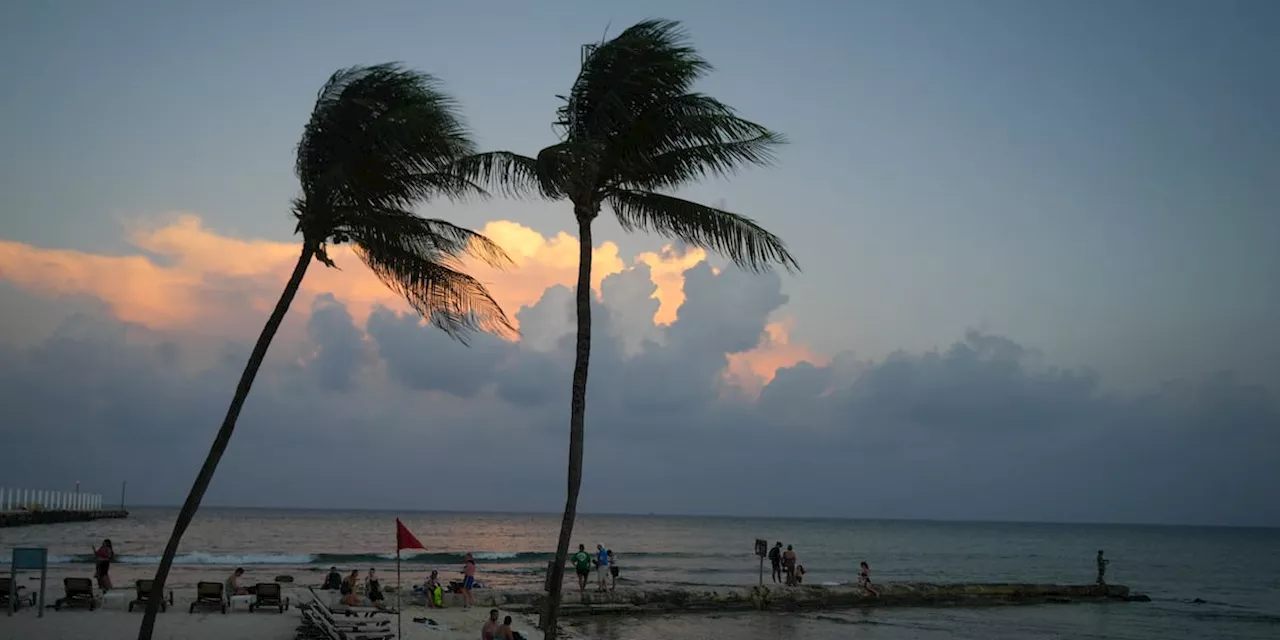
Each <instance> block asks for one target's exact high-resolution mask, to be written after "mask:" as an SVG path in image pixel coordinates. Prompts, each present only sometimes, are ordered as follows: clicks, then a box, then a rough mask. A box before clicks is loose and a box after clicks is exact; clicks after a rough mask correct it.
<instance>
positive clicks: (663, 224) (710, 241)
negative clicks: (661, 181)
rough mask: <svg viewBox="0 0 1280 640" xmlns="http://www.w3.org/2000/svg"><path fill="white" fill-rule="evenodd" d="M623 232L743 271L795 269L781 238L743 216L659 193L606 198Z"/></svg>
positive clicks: (616, 193) (625, 192) (615, 194)
mask: <svg viewBox="0 0 1280 640" xmlns="http://www.w3.org/2000/svg"><path fill="white" fill-rule="evenodd" d="M607 199H608V202H609V206H610V207H612V208H613V212H614V215H615V216H617V218H618V223H619V224H621V225H622V228H623V229H624V230H626V231H637V230H639V231H651V232H654V233H658V234H660V235H663V236H666V237H668V238H674V239H678V240H683V241H684V242H687V243H689V244H691V245H694V246H697V247H702V248H704V249H707V250H709V251H713V252H715V253H718V254H720V255H722V256H724V257H726V258H728V259H730V260H732V261H733V262H734V264H737V265H738V266H739V267H742V268H743V269H746V270H748V271H755V272H759V271H767V270H769V269H770V267H771V265H773V264H779V265H781V266H782V267H783V268H784V269H786V270H787V271H789V272H790V271H799V270H800V265H799V263H797V262H796V259H795V258H794V257H792V255H791V253H790V252H789V251H788V250H787V247H786V244H784V243H783V242H782V239H781V238H779V237H778V236H775V235H773V234H772V233H770V232H768V231H766V230H765V229H764V228H763V227H761V226H760V225H759V224H756V222H755V221H754V220H752V219H750V218H748V217H746V216H741V215H738V214H736V213H730V212H728V211H724V210H721V209H716V208H715V207H708V206H706V205H702V204H698V203H696V202H690V201H688V200H683V199H681V198H676V197H674V196H669V195H665V194H661V193H653V192H645V191H632V190H626V189H615V190H613V191H610V192H609V194H608V196H607Z"/></svg>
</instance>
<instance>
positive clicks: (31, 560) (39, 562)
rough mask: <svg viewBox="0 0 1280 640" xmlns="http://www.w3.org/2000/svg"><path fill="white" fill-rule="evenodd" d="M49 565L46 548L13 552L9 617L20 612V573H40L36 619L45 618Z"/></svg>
mask: <svg viewBox="0 0 1280 640" xmlns="http://www.w3.org/2000/svg"><path fill="white" fill-rule="evenodd" d="M48 564H49V550H48V549H46V548H44V547H25V548H23V547H18V548H15V549H14V550H13V559H12V561H10V562H9V585H10V586H9V588H10V589H11V590H12V592H11V593H10V594H9V615H11V616H12V615H13V612H15V611H17V610H18V603H19V601H20V600H21V599H22V597H21V595H20V594H19V587H18V572H19V571H37V570H38V571H40V601H39V608H38V609H37V613H36V617H37V618H43V617H44V581H45V575H46V573H47V570H48Z"/></svg>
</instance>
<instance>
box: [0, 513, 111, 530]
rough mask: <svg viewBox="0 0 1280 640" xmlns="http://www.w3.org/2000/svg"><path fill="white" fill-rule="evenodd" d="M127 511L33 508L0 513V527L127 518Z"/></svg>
mask: <svg viewBox="0 0 1280 640" xmlns="http://www.w3.org/2000/svg"><path fill="white" fill-rule="evenodd" d="M127 517H129V512H128V511H125V510H123V509H102V510H99V511H60V510H41V509H37V510H33V511H10V512H7V513H0V527H22V526H26V525H33V524H54V523H57V522H88V521H90V520H102V519H108V518H127Z"/></svg>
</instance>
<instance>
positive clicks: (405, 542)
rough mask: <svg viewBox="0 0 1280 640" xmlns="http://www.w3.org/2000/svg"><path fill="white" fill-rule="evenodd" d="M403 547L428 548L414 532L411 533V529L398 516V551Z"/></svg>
mask: <svg viewBox="0 0 1280 640" xmlns="http://www.w3.org/2000/svg"><path fill="white" fill-rule="evenodd" d="M401 549H426V547H424V546H422V543H421V542H418V539H417V538H415V537H414V536H413V534H412V533H409V529H407V528H405V526H404V524H403V523H401V522H400V518H396V551H399V550H401Z"/></svg>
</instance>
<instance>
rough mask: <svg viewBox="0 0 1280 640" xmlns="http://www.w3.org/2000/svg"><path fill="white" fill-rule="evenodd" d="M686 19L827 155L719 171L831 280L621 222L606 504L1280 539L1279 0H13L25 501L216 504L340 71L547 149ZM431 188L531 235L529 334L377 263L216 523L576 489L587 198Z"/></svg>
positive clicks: (251, 431) (605, 336)
mask: <svg viewBox="0 0 1280 640" xmlns="http://www.w3.org/2000/svg"><path fill="white" fill-rule="evenodd" d="M180 5H181V6H180ZM655 16H656V17H664V18H671V19H677V20H680V21H682V22H683V23H684V25H685V26H686V27H687V29H688V31H689V34H690V36H691V38H692V39H693V42H694V43H695V44H696V45H697V46H698V48H699V50H700V51H701V52H702V53H703V54H704V55H705V56H706V57H707V58H708V59H709V60H710V61H711V62H712V63H713V64H714V65H715V67H716V70H715V72H714V73H712V74H711V75H710V76H709V77H708V78H706V79H705V81H703V82H702V83H701V84H700V85H699V87H698V90H700V91H703V92H706V93H709V94H711V95H714V96H716V97H718V98H719V99H721V100H723V101H725V102H727V103H728V104H731V105H733V106H735V107H736V108H737V109H738V110H739V111H740V112H741V113H742V115H744V116H745V117H748V118H750V119H752V120H755V121H757V122H760V123H762V124H765V125H767V126H770V127H771V128H774V129H775V130H777V131H779V132H781V133H783V134H785V135H786V136H787V137H788V138H789V140H790V144H789V145H787V146H786V147H785V148H784V149H783V150H782V152H781V153H780V157H779V161H778V163H777V165H776V166H774V167H770V168H760V169H751V170H749V171H745V172H743V173H742V174H741V175H739V176H736V177H733V178H729V179H716V180H708V181H706V182H704V183H701V184H699V185H696V186H693V187H691V188H688V189H685V190H683V191H682V192H681V195H683V196H686V197H689V198H693V199H697V200H700V201H704V202H707V203H723V205H724V206H725V207H727V208H729V209H731V210H734V211H737V212H740V213H743V214H746V215H749V216H752V217H754V218H756V219H757V220H759V221H760V222H761V223H762V224H763V225H765V226H766V227H767V228H769V229H770V230H771V231H773V232H775V233H777V234H778V235H780V236H781V237H782V238H783V239H784V240H786V242H787V243H788V245H789V246H790V248H791V249H792V251H793V253H794V254H795V255H796V257H797V258H798V260H799V262H800V264H801V267H802V268H803V271H802V272H801V273H798V274H766V275H762V276H752V275H748V274H745V273H742V272H740V271H738V270H736V269H734V268H732V267H731V266H729V265H727V264H726V263H725V261H724V260H722V259H721V258H719V257H718V256H714V255H712V256H708V255H706V254H705V253H703V252H700V251H698V250H692V249H689V248H687V247H682V246H679V245H678V244H672V243H670V241H669V240H667V239H663V238H659V237H653V236H638V235H625V234H624V233H623V232H622V230H621V229H620V228H619V226H618V225H617V224H616V222H614V221H612V220H610V219H608V217H607V216H605V217H603V218H602V219H601V220H600V221H598V222H597V223H596V228H595V237H596V239H597V246H596V247H595V248H594V250H595V256H596V258H595V260H596V267H597V270H596V273H595V276H596V277H595V278H594V281H593V289H594V290H595V294H596V295H595V300H596V304H597V305H598V306H599V313H600V319H599V320H598V321H597V323H596V334H595V336H596V343H595V347H594V348H593V352H592V357H593V365H592V366H593V368H592V374H591V387H590V391H589V407H588V415H587V448H586V454H587V458H586V470H585V474H586V475H585V484H584V489H583V494H582V508H583V509H584V510H586V511H596V512H599V511H609V512H638V513H648V512H661V513H707V514H751V515H779V516H801V515H808V516H812V515H819V516H820V515H832V516H849V517H894V518H896V517H902V518H944V519H1005V520H1009V519H1012V520H1054V521H1064V520H1065V521H1090V522H1095V521H1106V522H1111V521H1123V522H1161V523H1189V524H1261V525H1269V526H1280V506H1277V505H1278V503H1277V502H1276V501H1275V500H1274V499H1273V498H1274V496H1273V493H1272V492H1271V490H1270V489H1269V488H1270V487H1274V486H1280V404H1277V397H1276V393H1277V390H1280V340H1278V339H1277V336H1276V327H1278V326H1280V286H1276V284H1275V280H1276V274H1280V251H1277V250H1276V249H1275V246H1276V245H1277V243H1278V242H1280V215H1277V213H1278V212H1280V206H1278V205H1280V175H1278V174H1277V168H1278V167H1280V121H1278V120H1277V119H1276V118H1275V114H1276V113H1280V41H1277V39H1276V38H1275V37H1274V34H1275V33H1276V32H1277V31H1278V30H1280V5H1277V4H1275V3H1272V2H1266V1H1262V0H1259V1H1255V2H1243V1H1223V2H1193V1H1182V0H1168V1H1155V0H1152V1H1137V0H1131V1H1126V2H1066V1H1051V0H1045V1H1042V2H1021V1H1015V0H1009V1H1004V0H980V1H975V2H964V3H959V2H946V1H943V0H937V1H926V0H907V1H898V2H887V1H886V2H862V1H845V2H817V1H797V2H792V3H788V4H786V5H785V6H784V5H783V4H779V3H769V2H754V1H748V0H739V1H737V2H727V1H723V2H722V1H713V0H706V1H703V2H698V3H687V2H686V3H678V2H657V1H655V2H626V3H622V2H606V1H603V0H596V1H593V2H585V1H584V2H570V1H559V0H557V1H554V2H543V3H531V2H515V1H512V2H497V1H493V2H490V1H484V0H477V1H475V2H467V3H457V2H454V3H442V2H425V1H423V2H409V1H404V2H377V3H355V4H353V3H340V2H329V1H323V2H286V1H283V0H282V1H276V2H270V3H250V2H240V1H231V2H224V3H202V4H194V3H164V2H118V3H110V4H104V3H94V2H70V1H68V2H53V3H37V2H13V3H6V4H5V5H4V6H3V7H0V55H2V56H3V58H4V59H5V60H6V62H7V64H6V65H5V66H4V68H3V70H0V81H2V83H3V86H4V87H5V90H4V91H0V406H3V407H4V415H5V419H4V420H3V421H0V440H2V441H3V442H5V446H3V447H0V486H26V487H31V488H48V489H58V488H65V487H69V486H71V484H72V483H74V482H75V481H76V480H81V481H83V482H84V483H85V484H86V486H90V485H100V486H102V487H104V491H105V492H110V491H113V490H114V489H111V488H113V487H117V486H118V485H119V482H120V481H121V480H129V481H130V484H129V486H130V495H131V496H134V497H135V498H136V499H137V500H138V501H139V502H142V503H152V504H174V503H178V502H180V501H181V500H182V498H183V496H184V495H185V492H186V490H187V488H188V487H189V484H190V482H191V480H192V479H193V478H194V474H195V471H196V469H197V467H198V466H199V462H200V460H201V459H202V458H203V456H204V454H205V452H206V451H207V447H208V445H209V443H210V442H211V441H212V437H213V434H214V432H215V431H216V429H217V426H218V423H219V422H220V418H221V416H222V414H223V412H224V411H225V405H226V403H227V402H229V400H230V396H231V393H232V391H233V389H234V385H235V381H236V379H237V377H238V375H239V371H240V369H241V368H242V367H243V364H244V360H245V358H246V356H247V353H248V349H249V345H250V344H251V343H252V341H253V340H254V339H255V338H256V335H257V332H258V331H259V330H260V328H261V323H262V322H263V321H264V320H265V317H266V314H267V312H268V310H269V309H270V307H271V305H272V304H274V301H275V299H276V297H277V296H278V295H279V290H280V288H281V287H282V286H283V283H284V281H285V279H286V277H287V274H288V272H289V270H290V267H291V266H292V262H293V261H294V259H295V257H296V254H297V251H298V249H299V245H298V240H297V238H295V237H293V236H292V235H291V232H292V230H293V225H292V223H291V220H290V218H289V215H290V214H289V208H288V207H289V201H290V198H292V197H294V196H295V195H296V194H297V189H298V187H297V182H296V179H295V178H294V176H293V175H292V166H293V153H294V145H295V144H296V142H297V139H298V137H299V134H300V132H301V129H302V126H303V124H304V123H305V120H306V117H307V116H308V114H309V113H310V109H311V105H312V102H313V100H314V97H315V92H316V91H317V90H318V89H319V87H320V85H321V84H322V83H323V82H324V80H325V79H326V78H327V77H328V76H329V74H331V73H332V72H333V71H334V70H336V69H338V68H342V67H347V66H351V65H356V64H372V63H379V62H385V61H401V62H403V63H405V64H406V65H409V66H412V67H414V68H418V69H421V70H424V71H428V72H430V73H433V74H435V75H437V76H438V77H439V78H440V79H441V80H442V81H443V82H444V83H445V86H446V87H447V89H448V90H449V91H450V92H451V93H452V94H453V95H454V96H456V97H457V99H458V100H459V101H460V103H461V104H462V106H463V109H464V111H465V114H466V116H467V118H468V121H469V123H470V124H471V127H472V128H473V130H474V131H475V135H476V138H477V141H478V142H479V144H480V146H482V147H484V148H503V149H511V150H515V151H518V152H521V153H527V154H533V153H535V152H536V151H537V150H538V149H539V148H541V147H543V146H545V145H547V144H550V143H552V142H555V141H556V137H555V132H554V131H553V129H552V128H551V122H552V120H553V118H554V110H555V108H556V106H557V105H558V99H557V98H556V94H563V93H564V92H565V91H566V90H567V89H568V86H569V84H570V83H571V81H572V79H573V77H574V75H575V72H576V65H577V63H578V59H579V58H578V56H579V51H578V49H579V46H580V45H581V44H584V43H588V42H593V41H598V40H599V39H600V38H602V37H607V36H608V35H610V34H616V33H617V32H618V31H620V30H621V29H623V28H625V27H626V26H628V25H630V24H632V23H634V22H636V21H637V20H640V19H644V18H648V17H655ZM422 212H423V213H424V214H428V215H431V216H432V217H441V218H446V219H448V220H451V221H453V222H455V223H458V224H463V225H466V226H470V227H472V228H476V229H480V230H483V231H484V232H486V233H487V234H489V235H490V236H491V237H493V238H494V239H495V240H497V241H499V242H500V243H501V244H503V246H504V247H506V248H507V249H508V251H509V252H511V253H512V255H513V257H514V258H515V262H516V267H515V268H514V269H512V270H509V271H507V272H499V271H494V270H492V269H487V268H484V267H481V266H476V267H475V273H476V275H477V276H478V277H480V278H481V279H482V280H483V281H484V282H486V283H487V284H488V285H489V286H490V287H491V289H492V290H493V292H494V294H495V296H496V297H497V299H498V300H499V302H500V303H502V304H503V306H504V307H505V308H506V309H507V310H508V311H509V312H510V313H511V314H513V315H514V316H515V317H516V318H517V320H518V322H519V325H520V330H521V338H520V340H519V341H518V342H504V341H502V340H500V339H497V338H481V339H478V340H476V341H475V342H474V343H473V344H472V346H471V347H469V348H466V347H463V346H461V345H458V344H456V343H454V342H451V341H450V340H449V339H448V338H447V337H445V336H443V335H442V334H440V333H439V332H438V331H435V330H433V329H431V328H429V327H425V326H422V325H420V323H419V322H418V321H417V319H416V318H415V317H413V316H412V315H409V314H408V308H407V307H406V306H405V305H404V304H403V303H402V302H400V301H398V300H397V299H396V298H395V296H394V295H393V294H391V293H390V292H388V291H386V290H384V289H383V288H382V287H381V286H380V285H379V284H378V283H377V281H376V280H374V279H373V278H372V276H370V275H369V274H368V273H366V272H365V271H364V268H363V266H362V265H361V264H360V263H359V261H358V259H356V258H355V257H354V256H353V255H351V254H347V253H341V252H340V253H339V254H337V259H338V266H339V267H341V269H340V270H326V269H320V268H315V269H313V270H312V272H311V273H310V274H309V275H308V278H307V280H306V282H305V283H304V285H303V292H302V294H301V295H300V296H299V299H298V300H297V301H296V302H295V303H294V307H293V310H292V311H291V313H290V316H289V318H288V320H287V322H286V325H285V327H284V329H283V330H282V333H281V335H280V336H279V338H278V339H277V342H276V344H275V345H274V346H273V347H272V351H271V353H270V355H269V357H268V359H267V362H266V364H265V366H264V370H263V373H262V374H261V375H260V377H259V382H258V383H257V386H256V387H255V388H254V391H253V395H252V396H251V397H250V400H249V402H248V404H247V405H246V408H245V412H244V414H243V415H242V417H241V420H240V424H239V427H238V429H237V432H236V435H235V438H234V439H233V441H232V444H231V447H230V449H229V450H228V453H227V456H226V458H225V459H224V461H223V464H222V467H221V468H220V470H219V475H218V476H217V477H216V478H215V480H214V483H213V486H212V487H211V489H210V491H209V494H208V496H207V498H206V501H207V503H209V504H223V505H249V506H251V505H262V506H300V507H325V506H334V507H366V506H367V507H376V508H405V509H409V508H414V509H481V510H490V509H492V510H531V511H555V510H557V509H559V508H560V507H561V506H562V504H563V491H564V482H565V480H564V471H565V463H566V456H567V453H566V449H567V435H568V433H567V432H568V425H567V422H568V420H567V417H568V416H567V414H568V404H569V402H568V395H569V394H568V391H569V372H570V370H571V363H572V348H571V341H569V337H568V336H570V333H571V329H572V316H571V307H570V306H569V305H570V301H571V298H572V290H571V288H570V287H572V284H573V282H574V273H575V272H574V269H575V260H576V255H577V243H576V242H577V241H576V239H575V237H574V236H573V233H572V232H573V225H572V223H573V221H572V218H571V216H570V211H569V209H568V208H567V206H566V205H565V204H564V203H546V202H521V201H512V200H502V199H494V200H488V201H483V202H474V203H467V204H450V203H447V202H436V203H430V204H427V205H425V206H424V207H423V208H422ZM331 473H337V474H338V475H339V476H340V477H342V479H341V480H340V481H337V482H334V481H332V480H324V479H322V478H327V477H328V474H331ZM135 487H136V488H135ZM833 489H834V490H835V491H833Z"/></svg>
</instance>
